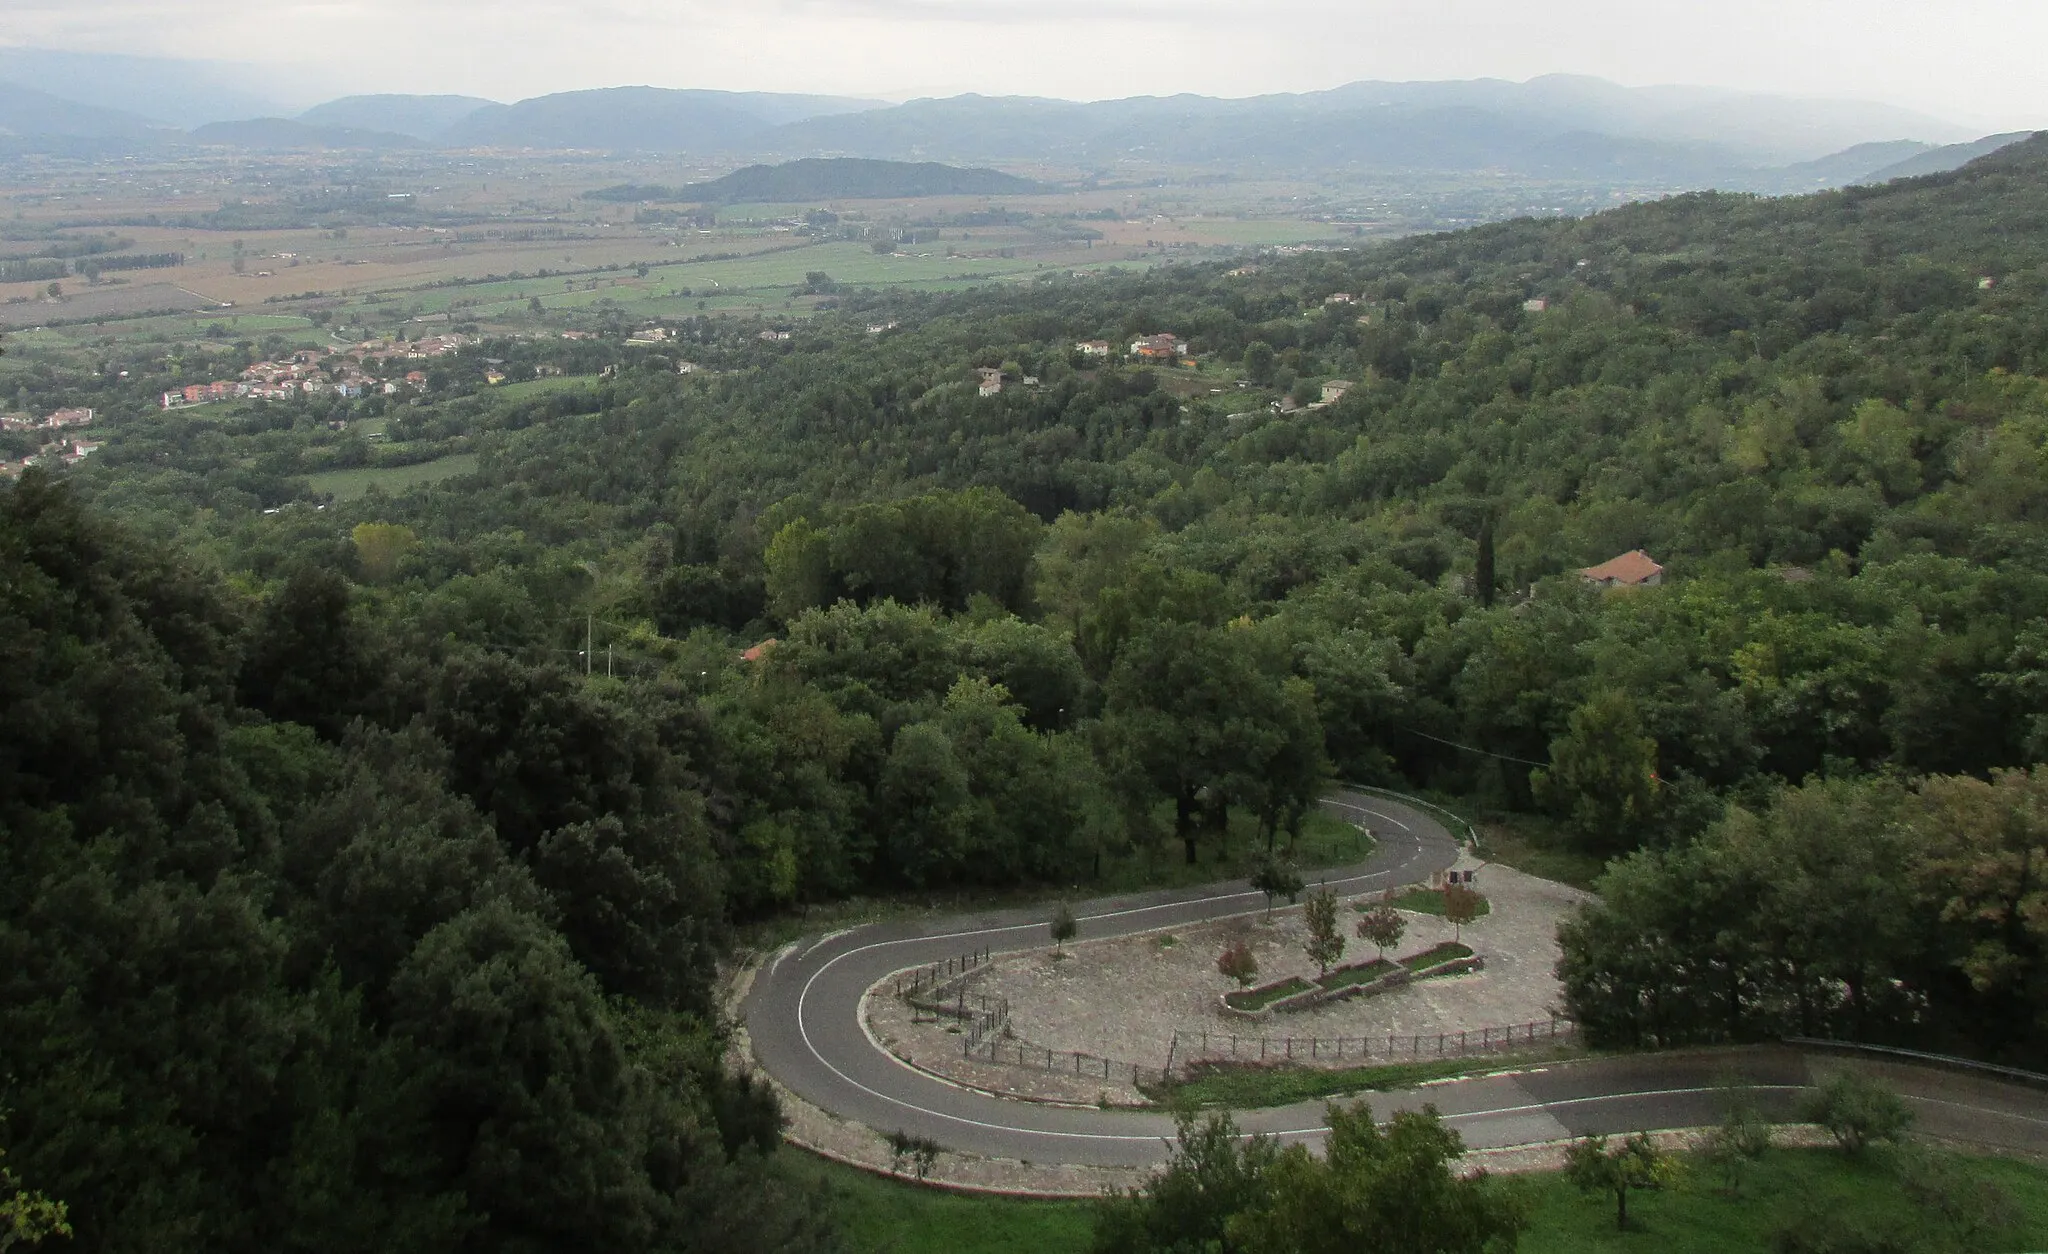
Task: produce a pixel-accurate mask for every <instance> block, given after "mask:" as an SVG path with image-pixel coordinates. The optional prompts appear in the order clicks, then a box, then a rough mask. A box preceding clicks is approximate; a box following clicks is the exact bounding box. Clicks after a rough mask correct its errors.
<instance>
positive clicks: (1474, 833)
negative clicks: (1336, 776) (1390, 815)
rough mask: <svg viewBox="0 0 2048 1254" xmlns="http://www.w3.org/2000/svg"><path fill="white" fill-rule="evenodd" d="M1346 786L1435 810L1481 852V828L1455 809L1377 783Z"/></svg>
mask: <svg viewBox="0 0 2048 1254" xmlns="http://www.w3.org/2000/svg"><path fill="white" fill-rule="evenodd" d="M1344 787H1346V788H1349V789H1350V790H1351V791H1353V792H1362V793H1370V794H1372V795H1373V796H1375V797H1385V798H1387V799H1388V800H1389V801H1399V802H1403V803H1405V804H1407V805H1411V806H1421V807H1422V808H1423V809H1425V810H1433V811H1435V812H1436V813H1437V814H1438V815H1439V816H1441V817H1443V818H1445V819H1447V820H1449V821H1450V822H1451V823H1452V824H1453V828H1452V831H1453V834H1454V835H1455V833H1456V832H1457V831H1458V830H1459V829H1463V831H1464V833H1465V841H1466V843H1467V844H1469V845H1470V846H1471V847H1472V852H1473V853H1475V854H1476V853H1478V852H1479V829H1478V828H1476V827H1474V826H1472V823H1471V821H1470V820H1469V819H1467V818H1465V817H1464V816H1463V815H1461V814H1458V813H1457V812H1455V811H1453V810H1449V809H1446V808H1445V807H1443V806H1440V805H1438V804H1437V803H1436V802H1434V801H1425V800H1423V799H1422V798H1421V797H1417V796H1413V795H1411V794H1409V793H1405V792H1399V791H1396V790H1395V789H1392V788H1381V787H1380V786H1379V785H1377V784H1345V785H1344Z"/></svg>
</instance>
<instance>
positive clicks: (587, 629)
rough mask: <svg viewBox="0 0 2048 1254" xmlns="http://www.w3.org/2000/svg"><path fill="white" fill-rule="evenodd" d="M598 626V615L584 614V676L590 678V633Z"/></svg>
mask: <svg viewBox="0 0 2048 1254" xmlns="http://www.w3.org/2000/svg"><path fill="white" fill-rule="evenodd" d="M596 626H597V615H595V614H585V615H584V616H583V677H584V678H585V679H588V678H590V635H591V632H592V631H593V630H594V629H595V628H596Z"/></svg>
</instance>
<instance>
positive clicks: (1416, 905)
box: [1358, 888, 1493, 919]
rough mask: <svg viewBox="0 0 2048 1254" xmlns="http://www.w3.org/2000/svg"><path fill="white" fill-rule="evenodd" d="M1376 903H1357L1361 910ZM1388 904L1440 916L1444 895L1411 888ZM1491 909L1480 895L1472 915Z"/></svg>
mask: <svg viewBox="0 0 2048 1254" xmlns="http://www.w3.org/2000/svg"><path fill="white" fill-rule="evenodd" d="M1475 895H1476V894H1475ZM1376 904H1378V903H1377V902H1371V901H1361V902H1359V903H1358V909H1360V910H1361V911H1363V910H1370V909H1372V907H1373V906H1374V905H1376ZM1390 904H1392V905H1393V907H1394V909H1396V910H1407V911H1410V912H1411V913H1414V914H1433V915H1436V916H1437V917H1438V918H1442V917H1443V913H1444V895H1443V894H1442V893H1440V892H1437V891H1435V890H1434V889H1429V888H1411V889H1409V890H1408V891H1407V892H1405V893H1402V894H1401V895H1400V896H1399V897H1396V898H1394V900H1393V902H1392V903H1390ZM1492 911H1493V903H1492V902H1489V901H1488V900H1487V899H1486V898H1485V897H1483V896H1481V897H1480V898H1479V908H1478V910H1477V911H1476V912H1475V914H1474V917H1475V918H1481V919H1483V918H1485V917H1486V916H1487V915H1488V914H1490V913H1492Z"/></svg>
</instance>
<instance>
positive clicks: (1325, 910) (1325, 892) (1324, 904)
mask: <svg viewBox="0 0 2048 1254" xmlns="http://www.w3.org/2000/svg"><path fill="white" fill-rule="evenodd" d="M1301 917H1302V921H1303V922H1305V923H1307V924H1308V939H1307V940H1305V941H1303V942H1302V944H1301V947H1302V950H1303V951H1304V952H1306V953H1307V954H1308V960H1309V961H1310V962H1313V963H1315V964H1316V970H1317V975H1318V978H1321V977H1322V976H1325V975H1328V974H1329V973H1330V964H1331V963H1333V962H1335V961H1337V960H1338V959H1339V958H1342V957H1343V956H1344V931H1343V929H1342V928H1340V927H1338V926H1337V894H1335V893H1333V892H1331V891H1330V890H1329V889H1327V888H1322V889H1318V890H1316V891H1315V892H1313V893H1310V894H1309V896H1308V901H1307V902H1306V903H1304V904H1303V906H1302V908H1301Z"/></svg>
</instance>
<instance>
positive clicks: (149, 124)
mask: <svg viewBox="0 0 2048 1254" xmlns="http://www.w3.org/2000/svg"><path fill="white" fill-rule="evenodd" d="M0 134H5V135H14V136H53V137H61V138H65V139H133V140H149V141H154V140H157V139H160V138H163V137H165V136H175V135H176V134H177V131H176V130H175V129H173V128H171V127H167V126H164V125H163V124H161V123H159V122H154V121H152V120H151V119H149V118H145V117H141V116H139V115H137V114H133V113H128V112H125V111H123V110H120V109H107V108H102V107H100V106H98V105H89V104H80V103H78V102H77V101H75V100H66V99H64V98H63V97H61V96H53V95H51V94H50V93H49V92H46V91H39V90H37V89H36V88H33V87H24V86H22V85H21V84H19V83H6V82H0Z"/></svg>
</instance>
